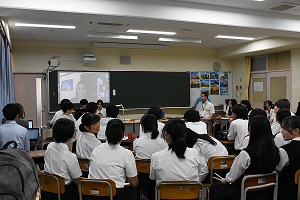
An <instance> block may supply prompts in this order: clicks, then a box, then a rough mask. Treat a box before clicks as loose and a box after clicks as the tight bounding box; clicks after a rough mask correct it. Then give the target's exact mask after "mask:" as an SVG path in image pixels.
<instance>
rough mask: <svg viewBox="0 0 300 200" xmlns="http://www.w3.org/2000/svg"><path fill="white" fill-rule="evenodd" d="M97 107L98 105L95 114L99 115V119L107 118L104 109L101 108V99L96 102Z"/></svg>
mask: <svg viewBox="0 0 300 200" xmlns="http://www.w3.org/2000/svg"><path fill="white" fill-rule="evenodd" d="M97 105H98V110H97V114H98V115H100V117H101V118H104V117H106V116H107V114H106V109H105V108H103V101H102V100H101V99H99V100H98V101H97Z"/></svg>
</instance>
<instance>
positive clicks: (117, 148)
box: [89, 119, 139, 200]
mask: <svg viewBox="0 0 300 200" xmlns="http://www.w3.org/2000/svg"><path fill="white" fill-rule="evenodd" d="M124 133H125V127H124V124H123V122H122V121H121V120H119V119H112V120H110V121H109V122H108V124H107V127H106V136H107V141H106V143H104V144H101V145H99V146H97V147H96V148H95V149H94V151H93V152H92V154H91V157H90V169H89V178H93V179H112V180H113V181H114V182H115V183H116V187H117V194H116V196H115V197H114V199H115V200H121V199H122V200H127V199H128V200H135V199H137V194H136V191H135V189H133V188H132V187H136V186H137V185H138V184H139V181H138V178H137V169H136V164H135V159H134V156H133V154H132V152H131V151H130V150H128V149H125V148H123V147H122V146H121V145H120V143H121V142H122V139H123V137H124ZM126 177H127V178H128V182H129V183H130V186H131V187H130V186H125V179H126Z"/></svg>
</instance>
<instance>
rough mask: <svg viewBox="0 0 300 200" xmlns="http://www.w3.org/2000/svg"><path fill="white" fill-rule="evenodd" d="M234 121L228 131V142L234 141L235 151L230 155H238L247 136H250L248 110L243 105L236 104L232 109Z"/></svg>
mask: <svg viewBox="0 0 300 200" xmlns="http://www.w3.org/2000/svg"><path fill="white" fill-rule="evenodd" d="M232 116H233V121H232V122H231V124H230V127H229V129H228V140H229V141H232V140H234V149H235V151H232V152H229V154H238V153H239V152H240V150H242V149H243V148H244V147H243V141H244V138H245V136H247V135H248V120H247V116H248V110H247V108H246V107H245V106H243V105H241V104H236V105H235V106H233V108H232Z"/></svg>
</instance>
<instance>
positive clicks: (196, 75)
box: [190, 72, 199, 79]
mask: <svg viewBox="0 0 300 200" xmlns="http://www.w3.org/2000/svg"><path fill="white" fill-rule="evenodd" d="M190 79H199V72H191V76H190Z"/></svg>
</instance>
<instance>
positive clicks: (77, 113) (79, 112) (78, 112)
mask: <svg viewBox="0 0 300 200" xmlns="http://www.w3.org/2000/svg"><path fill="white" fill-rule="evenodd" d="M87 104H88V100H86V99H81V100H80V108H79V109H76V110H75V119H76V120H78V119H79V117H81V116H82V115H83V114H85V113H86V112H87V111H86V106H87Z"/></svg>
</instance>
